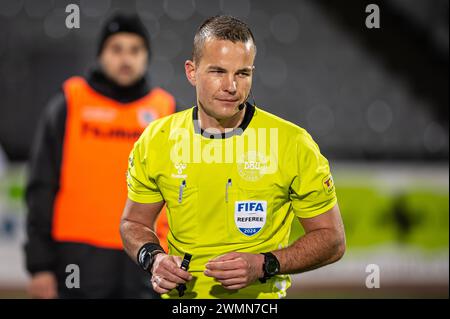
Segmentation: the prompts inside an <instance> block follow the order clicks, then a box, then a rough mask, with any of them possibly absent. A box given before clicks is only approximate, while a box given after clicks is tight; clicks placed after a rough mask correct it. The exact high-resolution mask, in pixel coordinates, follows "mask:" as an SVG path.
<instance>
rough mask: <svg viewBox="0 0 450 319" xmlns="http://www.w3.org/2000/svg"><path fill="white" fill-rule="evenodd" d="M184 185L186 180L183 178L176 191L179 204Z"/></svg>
mask: <svg viewBox="0 0 450 319" xmlns="http://www.w3.org/2000/svg"><path fill="white" fill-rule="evenodd" d="M185 187H186V180H185V179H183V181H182V182H181V184H180V191H179V192H178V203H180V204H181V201H182V200H183V190H184V188H185Z"/></svg>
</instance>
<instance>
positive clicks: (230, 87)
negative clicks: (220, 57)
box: [222, 75, 237, 94]
mask: <svg viewBox="0 0 450 319" xmlns="http://www.w3.org/2000/svg"><path fill="white" fill-rule="evenodd" d="M222 88H223V90H224V91H227V92H228V93H230V94H235V93H236V90H237V87H236V80H235V79H234V76H232V75H230V76H226V77H225V78H224V80H223V83H222Z"/></svg>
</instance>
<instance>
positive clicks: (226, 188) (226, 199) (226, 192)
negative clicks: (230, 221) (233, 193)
mask: <svg viewBox="0 0 450 319" xmlns="http://www.w3.org/2000/svg"><path fill="white" fill-rule="evenodd" d="M231 186H232V184H231V178H229V179H228V182H227V185H226V186H225V202H226V203H228V188H229V187H231Z"/></svg>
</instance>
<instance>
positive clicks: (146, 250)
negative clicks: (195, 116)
mask: <svg viewBox="0 0 450 319" xmlns="http://www.w3.org/2000/svg"><path fill="white" fill-rule="evenodd" d="M160 253H164V250H163V249H162V247H161V246H159V245H153V244H149V245H144V246H142V247H141V249H140V250H139V253H138V264H139V265H140V266H141V268H142V269H143V270H144V271H148V272H149V273H150V274H151V273H152V267H153V264H154V262H155V257H156V255H158V254H160Z"/></svg>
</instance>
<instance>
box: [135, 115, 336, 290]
mask: <svg viewBox="0 0 450 319" xmlns="http://www.w3.org/2000/svg"><path fill="white" fill-rule="evenodd" d="M193 110H194V108H191V109H188V110H185V111H182V112H179V113H176V114H174V115H171V116H168V117H166V118H163V119H161V120H157V121H155V122H152V123H151V124H150V125H149V126H148V127H147V128H146V130H145V131H144V133H143V134H142V136H141V137H140V138H139V140H138V141H137V142H136V143H135V146H134V149H133V150H132V152H131V154H130V160H129V169H128V174H127V182H128V197H129V198H130V199H131V200H133V201H135V202H139V203H153V202H158V201H162V200H164V201H165V202H166V204H167V215H168V221H169V226H170V231H169V234H168V242H169V253H170V254H173V255H177V256H181V257H183V255H184V253H186V252H187V253H190V254H192V255H193V257H192V260H191V263H190V267H189V271H190V272H191V273H192V275H193V276H194V280H193V281H192V282H190V283H189V284H188V285H187V288H188V289H187V291H186V294H185V297H184V298H281V297H284V296H286V289H287V288H288V287H289V286H290V278H289V276H287V275H278V276H275V277H273V278H272V279H270V280H268V281H267V283H265V284H261V283H260V282H259V281H257V282H255V283H253V284H252V285H250V286H249V287H246V288H244V289H240V290H238V291H233V292H230V291H228V290H226V289H224V288H222V287H221V286H220V283H218V282H216V281H214V279H211V278H209V277H206V276H204V275H203V271H204V270H205V264H206V263H207V262H208V260H210V259H212V258H215V257H217V256H219V255H222V254H225V253H228V252H233V251H236V252H250V253H261V252H267V251H272V250H276V249H280V248H283V247H286V246H287V245H288V239H289V233H290V227H291V222H292V220H293V218H294V217H295V216H298V217H301V218H310V217H314V216H317V215H319V214H322V213H325V212H326V211H328V210H329V209H331V208H332V207H333V206H334V205H335V204H336V202H337V198H336V193H335V189H334V185H333V181H332V178H331V173H330V168H329V165H328V161H327V159H326V158H325V157H324V156H323V155H322V154H321V153H320V150H319V147H318V146H317V144H316V143H315V142H314V141H313V139H312V137H311V136H310V135H309V134H308V133H307V132H306V131H305V130H304V129H303V128H301V127H299V126H296V125H294V124H292V123H290V122H288V121H285V120H283V119H280V118H279V117H276V116H274V115H272V114H270V113H268V112H265V111H263V110H261V109H259V108H256V110H255V113H254V115H253V118H252V119H251V121H250V123H249V125H248V127H247V128H246V129H245V130H244V131H243V133H242V134H235V135H233V136H230V137H226V138H219V139H217V138H215V139H211V138H209V137H205V136H203V135H201V134H199V133H195V129H194V124H193V116H192V112H193ZM230 150H231V151H230ZM183 181H184V182H183ZM183 183H185V184H184V186H183ZM227 185H228V186H227ZM252 218H253V219H252ZM164 297H165V298H176V297H178V293H177V291H176V290H173V291H171V292H170V293H169V294H166V295H164Z"/></svg>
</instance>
